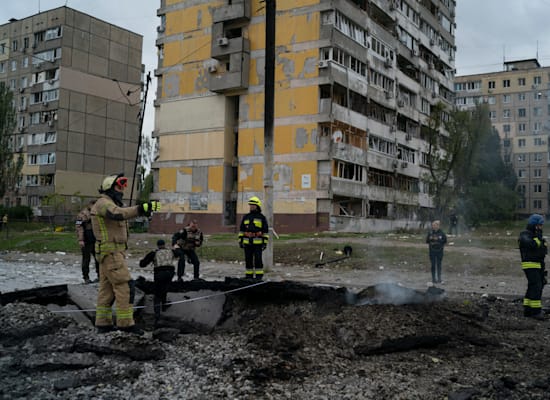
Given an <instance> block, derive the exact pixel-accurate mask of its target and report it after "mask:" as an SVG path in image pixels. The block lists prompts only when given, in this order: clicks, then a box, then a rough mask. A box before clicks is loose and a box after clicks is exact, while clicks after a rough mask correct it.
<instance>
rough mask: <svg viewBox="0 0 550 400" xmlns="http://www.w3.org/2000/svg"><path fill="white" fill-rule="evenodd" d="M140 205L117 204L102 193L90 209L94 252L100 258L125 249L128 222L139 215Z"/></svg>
mask: <svg viewBox="0 0 550 400" xmlns="http://www.w3.org/2000/svg"><path fill="white" fill-rule="evenodd" d="M140 213H141V211H140V207H139V206H134V207H121V206H117V205H116V204H115V202H114V201H113V199H111V198H110V197H109V196H107V195H105V194H103V195H101V196H100V197H99V199H98V200H97V201H96V203H95V204H94V206H93V207H92V210H91V217H92V228H93V232H94V236H95V238H96V243H95V252H96V255H97V256H98V257H99V259H100V260H101V259H102V258H103V257H105V256H106V255H108V254H111V253H114V252H118V251H125V250H126V249H127V247H128V246H127V242H128V222H127V221H126V220H128V219H130V218H134V217H137V216H138V215H140Z"/></svg>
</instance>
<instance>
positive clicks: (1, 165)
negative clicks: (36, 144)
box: [0, 82, 24, 197]
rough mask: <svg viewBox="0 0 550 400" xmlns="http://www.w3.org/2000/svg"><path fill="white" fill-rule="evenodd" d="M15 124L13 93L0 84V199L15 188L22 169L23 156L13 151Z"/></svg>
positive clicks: (3, 84) (2, 83)
mask: <svg viewBox="0 0 550 400" xmlns="http://www.w3.org/2000/svg"><path fill="white" fill-rule="evenodd" d="M15 122H16V121H15V109H14V108H13V93H12V92H11V91H10V90H9V89H8V87H7V86H6V84H5V83H4V82H0V197H2V196H4V194H5V193H6V192H7V191H10V190H14V189H15V188H16V185H17V183H18V181H19V179H20V177H21V170H22V168H23V163H24V160H23V156H22V155H21V154H17V153H15V152H14V150H13V149H14V146H15V143H14V139H15V138H14V133H13V132H14V129H15Z"/></svg>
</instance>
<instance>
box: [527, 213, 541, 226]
mask: <svg viewBox="0 0 550 400" xmlns="http://www.w3.org/2000/svg"><path fill="white" fill-rule="evenodd" d="M543 224H544V217H543V216H542V215H539V214H533V215H531V216H530V217H529V220H528V221H527V225H543Z"/></svg>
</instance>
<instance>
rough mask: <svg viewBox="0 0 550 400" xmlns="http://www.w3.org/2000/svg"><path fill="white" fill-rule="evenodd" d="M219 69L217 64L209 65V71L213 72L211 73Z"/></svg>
mask: <svg viewBox="0 0 550 400" xmlns="http://www.w3.org/2000/svg"><path fill="white" fill-rule="evenodd" d="M217 70H218V67H216V66H215V65H210V66H209V67H208V72H211V73H214V72H216V71H217Z"/></svg>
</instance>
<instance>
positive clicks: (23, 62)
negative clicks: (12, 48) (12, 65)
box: [21, 57, 29, 68]
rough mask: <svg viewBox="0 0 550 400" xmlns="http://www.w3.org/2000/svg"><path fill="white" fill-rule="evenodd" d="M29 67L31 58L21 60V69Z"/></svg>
mask: <svg viewBox="0 0 550 400" xmlns="http://www.w3.org/2000/svg"><path fill="white" fill-rule="evenodd" d="M28 67H29V57H23V58H22V59H21V68H28Z"/></svg>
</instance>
